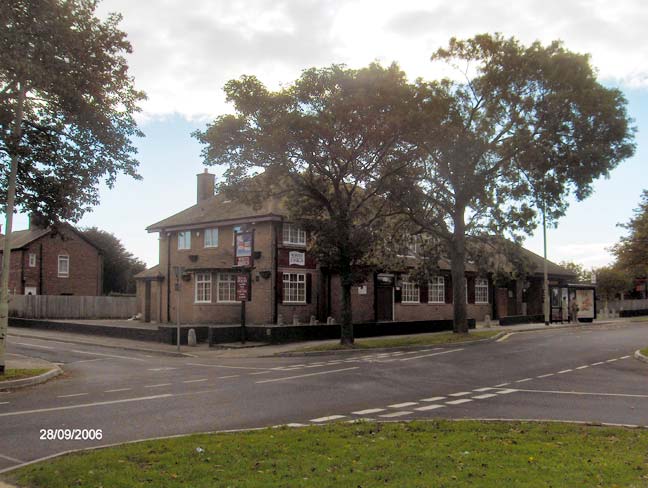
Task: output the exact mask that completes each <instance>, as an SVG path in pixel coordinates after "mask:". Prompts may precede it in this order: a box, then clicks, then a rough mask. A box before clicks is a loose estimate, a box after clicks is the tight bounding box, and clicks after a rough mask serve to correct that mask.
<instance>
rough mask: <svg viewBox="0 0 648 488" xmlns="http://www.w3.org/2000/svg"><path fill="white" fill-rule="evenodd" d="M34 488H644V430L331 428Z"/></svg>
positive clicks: (46, 478) (214, 445)
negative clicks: (386, 487)
mask: <svg viewBox="0 0 648 488" xmlns="http://www.w3.org/2000/svg"><path fill="white" fill-rule="evenodd" d="M5 477H8V480H9V481H10V482H14V483H18V484H19V485H20V486H27V487H32V488H36V487H39V488H41V487H42V488H68V487H78V488H84V487H87V488H97V487H104V488H140V487H155V488H167V487H168V488H172V487H174V488H175V487H186V488H208V487H209V488H212V487H223V488H224V487H236V488H258V487H263V488H268V487H282V488H288V487H294V488H297V487H318V488H328V487H342V488H346V487H353V488H355V487H363V488H368V487H378V486H380V487H385V486H388V487H398V488H401V487H408V488H414V487H421V488H423V487H453V488H454V487H480V488H488V487H495V488H502V487H509V486H510V487H515V488H524V487H540V486H542V487H556V488H558V487H561V488H562V487H598V486H605V487H613V486H616V487H622V486H623V487H640V486H648V431H646V430H630V429H620V428H605V427H586V426H581V425H571V424H550V423H542V424H540V423H523V422H513V423H498V422H493V423H487V422H486V423H485V422H476V421H461V422H451V421H431V422H411V423H389V424H375V423H358V424H332V425H327V426H325V427H308V428H302V429H289V428H281V429H266V430H262V431H254V432H245V433H231V434H211V435H208V434H201V435H192V436H188V437H182V438H175V439H168V440H158V441H145V442H141V443H137V444H130V445H127V446H122V447H116V448H109V449H102V450H97V451H91V452H86V453H82V454H74V455H67V456H64V457H61V458H59V459H56V460H52V461H48V462H43V463H39V464H36V465H32V466H28V467H25V468H22V469H20V470H18V471H15V472H12V473H11V474H7V475H5Z"/></svg>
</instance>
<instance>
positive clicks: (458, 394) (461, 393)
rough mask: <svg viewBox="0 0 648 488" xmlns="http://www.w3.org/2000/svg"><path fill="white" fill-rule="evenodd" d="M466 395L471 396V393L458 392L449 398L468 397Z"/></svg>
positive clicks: (451, 394)
mask: <svg viewBox="0 0 648 488" xmlns="http://www.w3.org/2000/svg"><path fill="white" fill-rule="evenodd" d="M466 395H470V392H469V391H460V392H457V393H450V395H449V396H451V397H460V396H466Z"/></svg>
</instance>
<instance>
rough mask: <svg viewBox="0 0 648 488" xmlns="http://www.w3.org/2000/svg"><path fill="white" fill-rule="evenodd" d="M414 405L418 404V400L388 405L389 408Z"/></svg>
mask: <svg viewBox="0 0 648 488" xmlns="http://www.w3.org/2000/svg"><path fill="white" fill-rule="evenodd" d="M412 405H418V402H405V403H394V404H393V405H387V406H388V407H389V408H405V407H411V406H412Z"/></svg>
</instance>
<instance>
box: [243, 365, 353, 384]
mask: <svg viewBox="0 0 648 488" xmlns="http://www.w3.org/2000/svg"><path fill="white" fill-rule="evenodd" d="M354 369H358V366H354V367H353V368H344V369H333V370H330V371H320V372H319V373H309V374H301V375H298V376H287V377H284V378H274V379H271V380H263V381H257V382H256V383H257V384H261V383H274V382H277V381H288V380H294V379H297V378H306V377H309V376H320V375H324V374H332V373H342V372H344V371H351V370H354Z"/></svg>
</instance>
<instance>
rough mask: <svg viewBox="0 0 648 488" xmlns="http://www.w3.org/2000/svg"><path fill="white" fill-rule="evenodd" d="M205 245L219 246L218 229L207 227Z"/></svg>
mask: <svg viewBox="0 0 648 488" xmlns="http://www.w3.org/2000/svg"><path fill="white" fill-rule="evenodd" d="M205 247H218V229H205Z"/></svg>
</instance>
